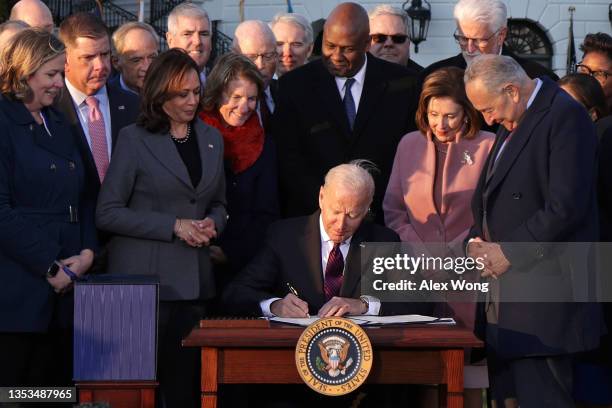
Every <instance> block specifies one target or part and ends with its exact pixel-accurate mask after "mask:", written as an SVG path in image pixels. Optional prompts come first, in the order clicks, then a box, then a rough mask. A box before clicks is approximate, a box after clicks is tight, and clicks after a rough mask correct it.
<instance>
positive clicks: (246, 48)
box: [233, 20, 278, 132]
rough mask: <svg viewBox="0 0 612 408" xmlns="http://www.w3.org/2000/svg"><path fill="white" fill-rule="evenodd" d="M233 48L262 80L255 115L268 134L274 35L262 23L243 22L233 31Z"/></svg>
mask: <svg viewBox="0 0 612 408" xmlns="http://www.w3.org/2000/svg"><path fill="white" fill-rule="evenodd" d="M233 47H234V51H235V52H237V53H238V54H242V55H244V56H245V57H247V58H248V59H250V60H251V61H253V64H255V65H256V66H257V69H258V70H259V73H260V74H261V77H262V78H263V81H264V91H263V95H261V97H260V100H259V103H258V105H257V114H258V115H259V118H260V120H261V124H262V126H263V127H264V129H265V130H266V132H270V130H271V129H270V127H271V121H272V115H273V114H274V109H275V107H276V104H275V99H276V91H277V81H276V80H275V79H272V77H273V76H274V73H275V72H276V66H277V63H278V53H277V51H276V39H275V38H274V33H273V32H272V29H271V28H270V27H269V26H268V24H266V23H264V22H263V21H260V20H247V21H243V22H242V23H240V24H238V27H236V31H234V44H233Z"/></svg>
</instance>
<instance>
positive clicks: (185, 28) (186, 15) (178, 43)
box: [166, 2, 212, 84]
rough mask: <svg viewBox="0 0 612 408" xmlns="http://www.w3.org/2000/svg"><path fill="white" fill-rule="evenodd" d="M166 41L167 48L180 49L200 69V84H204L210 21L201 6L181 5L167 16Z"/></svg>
mask: <svg viewBox="0 0 612 408" xmlns="http://www.w3.org/2000/svg"><path fill="white" fill-rule="evenodd" d="M166 41H168V47H169V48H181V49H182V50H184V51H185V52H186V53H188V54H189V56H190V57H191V58H192V59H193V60H194V61H195V63H196V64H197V65H198V68H200V82H202V84H204V83H205V82H206V64H207V63H208V59H209V58H210V51H211V50H212V40H211V31H210V19H209V18H208V13H207V12H206V10H204V9H203V8H202V7H201V6H199V5H197V4H193V3H187V2H185V3H181V4H179V5H178V6H176V7H175V8H173V9H172V11H171V12H170V14H168V32H166Z"/></svg>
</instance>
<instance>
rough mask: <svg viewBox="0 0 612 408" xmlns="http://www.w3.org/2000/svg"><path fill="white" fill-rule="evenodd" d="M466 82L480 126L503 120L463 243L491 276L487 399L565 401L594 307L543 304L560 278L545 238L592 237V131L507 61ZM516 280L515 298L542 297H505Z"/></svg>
mask: <svg viewBox="0 0 612 408" xmlns="http://www.w3.org/2000/svg"><path fill="white" fill-rule="evenodd" d="M465 83H466V92H467V95H468V97H469V99H470V101H471V102H472V104H473V105H474V107H475V108H476V109H477V110H479V111H480V112H481V113H482V114H483V115H484V118H485V120H486V121H487V123H488V124H489V125H491V124H493V123H497V124H500V125H501V126H500V128H499V131H498V133H497V138H496V141H495V144H494V146H493V148H492V150H491V153H490V155H489V157H488V159H487V163H486V164H485V167H484V168H485V170H484V171H483V172H482V175H481V177H480V180H479V182H478V185H477V187H476V190H475V193H474V199H473V202H472V209H473V214H474V220H475V225H474V226H473V228H472V230H471V232H470V236H471V239H470V242H469V244H468V254H469V255H470V256H473V257H475V258H476V257H480V258H482V259H485V260H487V261H486V263H485V264H486V268H485V270H484V272H483V274H482V276H483V277H485V278H488V277H492V278H494V279H493V280H491V281H490V282H491V287H492V289H491V291H490V299H488V300H487V302H486V303H484V304H483V305H485V307H484V308H483V309H485V310H482V312H483V314H485V313H486V323H487V324H486V342H487V351H488V363H489V371H490V375H489V377H490V378H491V381H492V388H493V397H494V398H495V399H496V400H497V403H498V406H504V400H505V399H508V398H514V399H517V400H518V403H519V404H520V406H521V407H536V406H537V407H570V406H571V407H573V406H574V403H573V400H572V393H571V387H572V355H573V354H575V353H578V352H581V351H585V350H589V349H591V348H594V347H596V346H597V344H598V342H599V336H600V311H599V309H598V307H597V305H593V304H590V303H587V302H585V303H577V302H576V303H570V302H566V303H564V302H563V301H559V300H555V298H554V297H553V298H552V299H553V300H551V301H550V302H544V301H541V300H542V299H543V298H544V297H545V296H549V295H550V293H549V292H550V291H552V290H554V286H555V285H558V284H559V283H560V282H563V279H564V278H567V276H566V274H565V272H563V268H562V266H563V264H562V263H559V261H558V259H556V258H555V255H554V252H553V251H552V250H551V245H547V244H546V243H550V242H592V241H597V240H598V231H597V229H598V221H597V207H596V205H597V204H596V196H595V179H596V177H595V176H596V174H595V169H596V166H595V163H596V149H597V138H596V135H595V130H594V127H593V125H592V123H591V120H590V118H589V116H588V115H587V113H586V111H585V110H584V108H583V107H582V106H580V105H579V104H577V103H576V102H575V101H574V100H573V99H572V98H571V97H570V96H569V95H568V94H566V93H565V92H563V91H562V90H561V89H560V88H559V87H558V86H557V85H556V84H555V83H554V82H552V81H550V80H549V79H548V78H542V79H530V78H529V76H528V75H527V73H525V71H524V70H523V69H522V68H521V67H520V65H519V64H518V63H517V62H516V61H515V60H513V59H512V58H510V57H506V56H499V55H483V56H480V57H477V58H475V59H474V60H473V61H472V62H471V63H470V65H469V67H468V69H467V70H466V74H465ZM517 242H518V243H532V244H528V245H524V244H523V245H521V244H516V243H517ZM525 247H526V250H523V249H521V248H525ZM521 277H522V278H523V279H525V278H529V280H528V281H527V283H526V284H525V285H524V286H522V287H520V286H519V287H518V290H519V291H520V292H521V294H522V292H528V291H530V290H531V291H532V292H533V291H534V288H536V287H538V285H539V287H541V288H542V289H541V290H537V291H535V293H532V296H533V297H530V298H529V299H526V300H532V301H533V302H540V301H541V303H525V302H523V303H519V302H513V299H512V296H513V295H516V294H517V292H516V290H517V289H516V288H517V286H516V284H517V282H519V281H518V279H521ZM576 278H577V279H576ZM546 279H550V280H549V281H546ZM573 279H574V282H576V281H578V282H581V281H586V280H588V277H587V276H584V275H581V276H579V277H573ZM546 282H548V283H549V285H542V283H546ZM513 287H514V290H515V291H513ZM500 299H501V301H500ZM515 299H516V298H515ZM523 299H525V298H524V297H523Z"/></svg>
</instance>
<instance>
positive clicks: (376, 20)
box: [369, 4, 423, 73]
mask: <svg viewBox="0 0 612 408" xmlns="http://www.w3.org/2000/svg"><path fill="white" fill-rule="evenodd" d="M369 17H370V38H371V43H370V52H371V53H372V55H374V56H375V57H378V58H381V59H384V60H387V61H389V62H394V63H396V64H400V65H403V66H405V67H408V68H409V69H411V70H413V71H415V72H417V73H418V72H421V71H422V70H423V67H422V66H420V65H419V64H417V63H416V62H414V61H413V60H411V59H410V36H408V14H406V12H405V11H404V10H402V9H401V8H399V7H395V6H392V5H390V4H380V5H378V6H376V7H374V9H372V11H370V13H369Z"/></svg>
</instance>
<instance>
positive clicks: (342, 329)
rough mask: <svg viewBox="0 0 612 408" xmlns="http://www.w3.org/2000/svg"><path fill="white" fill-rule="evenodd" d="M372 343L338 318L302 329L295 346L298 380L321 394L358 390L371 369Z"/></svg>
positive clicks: (349, 323) (364, 334) (355, 326)
mask: <svg viewBox="0 0 612 408" xmlns="http://www.w3.org/2000/svg"><path fill="white" fill-rule="evenodd" d="M372 357H373V355H372V344H371V343H370V339H369V338H368V336H367V334H366V333H365V331H364V330H363V329H362V328H361V327H359V325H357V324H355V323H353V322H352V321H350V320H348V319H344V318H341V317H327V318H323V319H319V320H317V321H316V322H314V323H313V324H311V325H310V326H308V327H307V328H306V330H304V332H303V333H302V335H301V336H300V339H299V340H298V342H297V345H296V347H295V364H296V366H297V369H298V372H299V374H300V377H302V380H303V381H304V382H305V383H306V384H307V385H308V386H309V387H310V388H312V389H313V390H315V391H316V392H318V393H320V394H324V395H331V396H337V395H344V394H348V393H349V392H352V391H354V390H356V389H357V388H359V386H360V385H361V384H363V383H364V382H365V380H366V378H368V374H370V369H371V368H372Z"/></svg>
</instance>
